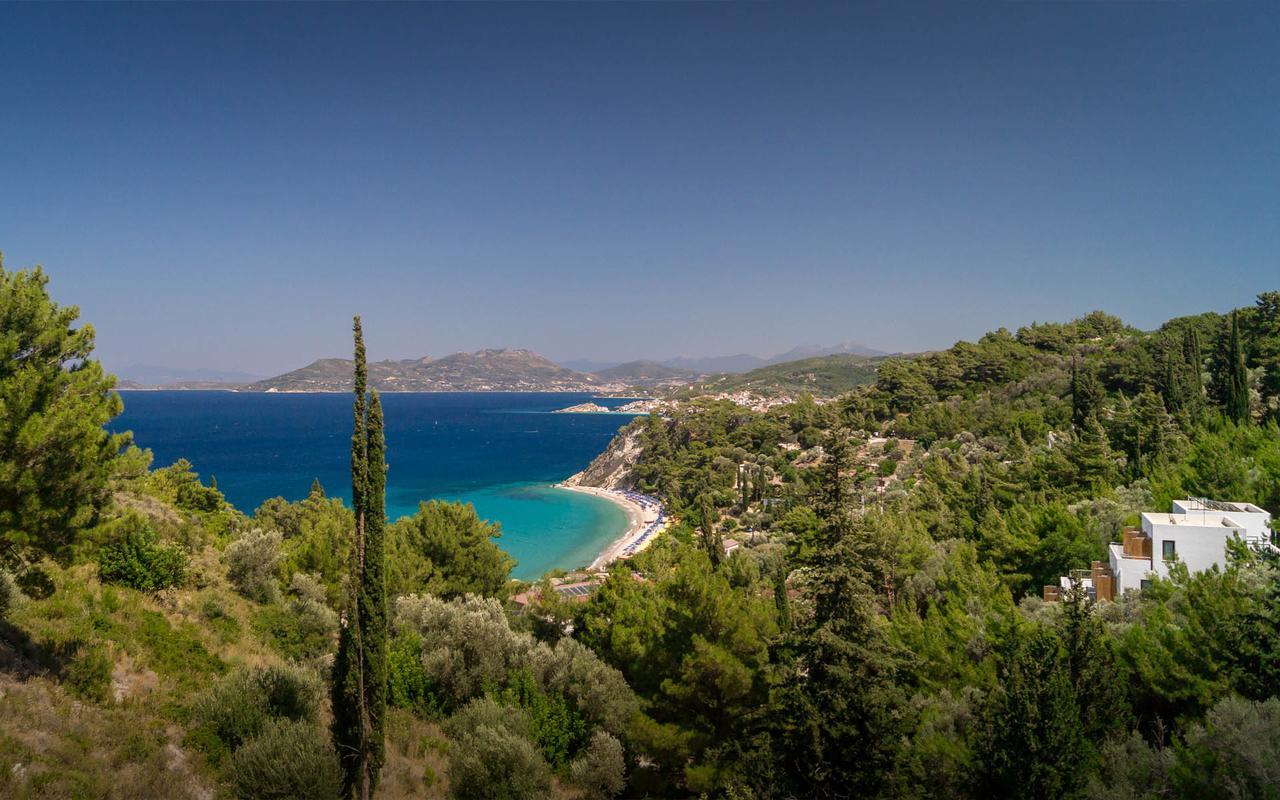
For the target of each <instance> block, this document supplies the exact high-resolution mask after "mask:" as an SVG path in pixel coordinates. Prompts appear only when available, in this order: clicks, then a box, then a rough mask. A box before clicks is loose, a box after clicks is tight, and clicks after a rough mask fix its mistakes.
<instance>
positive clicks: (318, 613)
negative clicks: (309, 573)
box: [254, 576, 338, 659]
mask: <svg viewBox="0 0 1280 800" xmlns="http://www.w3.org/2000/svg"><path fill="white" fill-rule="evenodd" d="M295 577H297V576H295ZM320 591H321V593H322V594H323V589H321V590H320ZM254 627H255V628H256V629H257V630H258V631H259V632H260V633H262V634H263V635H264V636H265V637H266V638H267V639H268V640H269V641H270V642H271V645H272V646H273V647H274V648H275V649H276V651H277V652H279V653H280V654H281V655H283V656H284V657H285V658H292V659H305V658H312V657H314V656H318V655H321V654H323V653H325V652H326V651H328V650H329V648H330V646H331V645H332V644H333V640H334V634H336V633H337V632H338V614H337V612H336V611H334V610H333V609H331V608H329V607H328V606H326V605H325V604H324V602H323V601H322V600H316V599H314V598H312V597H306V596H298V597H295V598H293V599H292V600H290V601H289V603H288V605H287V606H284V607H281V606H279V605H275V604H273V605H269V606H267V607H265V608H263V609H262V610H261V611H259V612H258V613H257V615H256V616H255V617H254Z"/></svg>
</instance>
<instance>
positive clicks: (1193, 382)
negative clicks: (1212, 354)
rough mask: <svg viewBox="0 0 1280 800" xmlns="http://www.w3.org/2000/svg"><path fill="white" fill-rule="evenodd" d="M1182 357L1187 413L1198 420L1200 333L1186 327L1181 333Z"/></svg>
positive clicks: (1200, 408)
mask: <svg viewBox="0 0 1280 800" xmlns="http://www.w3.org/2000/svg"><path fill="white" fill-rule="evenodd" d="M1182 357H1183V361H1184V362H1185V363H1186V392H1185V394H1186V401H1187V415H1188V416H1189V417H1190V419H1191V421H1192V422H1199V421H1200V420H1201V418H1202V417H1203V415H1204V378H1203V376H1202V374H1201V370H1202V369H1203V368H1204V358H1203V356H1202V355H1201V352H1200V333H1199V331H1197V330H1196V329H1195V328H1191V327H1188V328H1187V329H1186V331H1184V332H1183V334H1182Z"/></svg>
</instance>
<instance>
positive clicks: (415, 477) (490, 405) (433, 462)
mask: <svg viewBox="0 0 1280 800" xmlns="http://www.w3.org/2000/svg"><path fill="white" fill-rule="evenodd" d="M120 394H121V396H122V397H123V398H124V406H125V408H124V414H122V415H121V416H119V417H117V418H116V419H115V420H113V421H112V423H111V425H110V427H111V428H112V429H113V430H116V431H124V430H131V431H133V434H134V441H135V442H136V443H137V444H138V445H139V446H140V447H146V448H150V449H151V450H152V451H153V452H154V453H155V463H154V466H157V467H159V466H165V465H168V464H171V463H173V462H174V461H177V460H178V459H179V458H185V459H187V460H188V461H190V462H191V463H192V464H193V465H194V467H195V470H196V471H197V472H198V473H200V476H201V478H202V479H203V480H204V481H205V482H206V483H207V482H208V480H209V478H210V476H214V477H216V478H217V479H218V488H219V489H221V490H222V492H223V493H224V494H225V495H226V496H227V499H228V500H230V501H231V502H232V503H234V504H235V505H236V507H237V508H239V509H241V510H242V511H244V512H246V513H252V512H253V510H254V509H255V508H257V506H258V505H259V504H260V503H261V502H262V501H263V500H265V499H267V498H269V497H275V496H277V495H279V496H282V497H285V498H287V499H289V500H297V499H301V498H303V497H306V495H307V492H308V491H309V490H310V488H311V481H312V480H313V479H315V478H319V479H320V483H321V484H322V485H323V486H324V488H325V491H326V493H328V494H329V495H330V496H334V497H342V498H343V499H344V500H345V501H347V502H350V499H351V477H350V472H349V458H350V446H351V444H350V442H351V395H350V394H258V393H253V394H238V393H234V392H216V391H215V392H188V391H182V392H121V393H120ZM591 399H592V396H591V395H587V394H547V393H538V394H508V393H474V394H473V393H465V394H464V393H438V394H437V393H421V394H417V393H415V394H384V395H383V396H382V403H383V411H384V413H385V415H386V435H387V464H388V467H389V468H388V474H387V513H388V515H389V516H390V517H391V518H392V519H395V518H396V517H399V516H403V515H407V514H412V513H413V512H414V511H415V510H417V507H418V503H419V502H420V501H422V500H427V499H431V498H441V499H447V500H459V501H462V502H467V503H472V504H474V505H475V507H476V511H477V512H478V513H479V514H480V516H481V517H483V518H485V519H489V520H493V521H496V522H500V523H501V524H502V537H501V538H500V539H499V540H498V545H499V546H500V547H502V549H504V550H506V551H507V552H508V553H510V554H511V555H512V556H514V557H515V558H516V560H517V561H518V565H517V567H516V569H515V571H514V573H513V574H514V575H515V577H518V578H522V579H526V580H528V579H534V578H537V577H538V576H540V575H542V574H543V573H544V572H546V571H547V570H549V569H553V568H557V567H559V568H572V567H577V566H582V565H584V564H587V563H589V562H590V561H592V560H593V559H594V558H595V557H596V555H598V554H599V552H600V550H602V549H603V548H604V546H605V545H606V544H608V543H609V542H610V541H611V540H613V539H615V538H617V537H618V536H619V535H620V534H621V533H622V531H623V530H624V529H625V528H626V524H627V519H626V515H625V514H624V513H623V512H622V511H621V510H620V509H619V508H617V507H616V506H614V505H613V504H612V503H609V502H607V501H604V500H600V499H598V498H595V497H592V496H590V495H586V494H582V493H580V492H568V491H564V490H560V489H553V488H551V486H550V484H552V483H554V482H556V481H559V480H563V479H564V478H566V477H568V476H569V475H571V474H573V473H574V472H577V471H578V470H580V469H582V468H583V467H585V466H586V465H587V464H588V463H589V462H590V461H591V459H592V458H594V457H595V456H596V455H597V454H598V453H599V452H600V451H601V450H603V449H604V448H605V446H606V445H607V444H608V443H609V440H610V439H611V438H612V437H613V435H614V434H615V433H617V431H618V429H619V428H621V427H622V426H623V425H624V424H626V422H627V421H628V420H630V419H631V417H629V416H621V415H613V414H552V413H550V412H552V411H554V410H556V409H558V408H564V407H566V406H570V405H575V404H577V403H583V402H586V401H587V400H591ZM595 402H598V403H600V404H601V405H605V406H610V407H614V406H617V405H620V404H622V403H624V402H626V401H625V400H620V399H596V400H595Z"/></svg>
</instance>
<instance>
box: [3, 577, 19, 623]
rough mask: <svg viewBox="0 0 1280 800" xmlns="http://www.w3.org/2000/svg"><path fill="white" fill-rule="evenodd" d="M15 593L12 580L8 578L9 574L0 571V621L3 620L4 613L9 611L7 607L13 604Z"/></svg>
mask: <svg viewBox="0 0 1280 800" xmlns="http://www.w3.org/2000/svg"><path fill="white" fill-rule="evenodd" d="M15 592H17V587H16V586H15V585H14V583H13V578H11V577H9V573H7V572H5V571H4V570H2V569H0V619H4V615H5V613H7V612H8V611H9V606H10V605H12V604H13V596H14V593H15Z"/></svg>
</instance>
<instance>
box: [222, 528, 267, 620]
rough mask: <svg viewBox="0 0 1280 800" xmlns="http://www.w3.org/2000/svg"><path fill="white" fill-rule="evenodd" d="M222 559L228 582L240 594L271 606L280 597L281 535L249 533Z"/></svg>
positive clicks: (228, 549) (231, 545)
mask: <svg viewBox="0 0 1280 800" xmlns="http://www.w3.org/2000/svg"><path fill="white" fill-rule="evenodd" d="M222 559H223V561H225V562H226V564H227V578H228V579H229V580H230V581H231V585H232V586H234V587H236V591H238V592H240V594H242V595H244V596H245V597H248V598H249V599H250V600H256V601H257V602H259V603H269V602H271V601H272V600H274V599H275V598H276V596H277V595H278V594H279V591H280V587H279V584H277V582H276V567H277V566H278V565H279V564H280V532H279V531H260V530H252V531H249V532H247V533H245V534H244V535H242V536H241V537H240V538H238V539H236V540H235V541H233V542H232V543H231V544H229V545H227V549H226V551H224V552H223V554H222Z"/></svg>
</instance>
